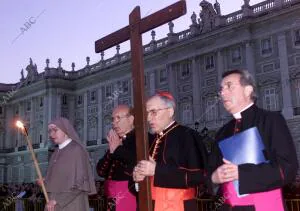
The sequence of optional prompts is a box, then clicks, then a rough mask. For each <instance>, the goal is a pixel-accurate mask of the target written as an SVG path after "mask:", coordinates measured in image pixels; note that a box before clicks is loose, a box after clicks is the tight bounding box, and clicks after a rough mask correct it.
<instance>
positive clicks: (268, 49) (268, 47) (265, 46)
mask: <svg viewBox="0 0 300 211" xmlns="http://www.w3.org/2000/svg"><path fill="white" fill-rule="evenodd" d="M260 48H261V54H262V55H267V54H271V53H272V40H271V38H266V39H263V40H261V43H260Z"/></svg>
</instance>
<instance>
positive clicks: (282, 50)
mask: <svg viewBox="0 0 300 211" xmlns="http://www.w3.org/2000/svg"><path fill="white" fill-rule="evenodd" d="M277 41H278V53H279V61H280V75H281V89H282V99H283V108H282V114H283V115H284V117H285V118H287V119H289V118H292V117H293V107H292V97H291V96H292V95H291V83H290V75H289V66H288V53H287V45H286V36H285V34H284V33H281V34H279V35H278V38H277Z"/></svg>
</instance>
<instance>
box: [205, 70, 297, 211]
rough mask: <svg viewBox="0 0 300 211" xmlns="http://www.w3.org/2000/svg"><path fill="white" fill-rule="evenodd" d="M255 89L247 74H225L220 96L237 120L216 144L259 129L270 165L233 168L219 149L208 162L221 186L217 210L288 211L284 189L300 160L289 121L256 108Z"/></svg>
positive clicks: (227, 128) (221, 134)
mask: <svg viewBox="0 0 300 211" xmlns="http://www.w3.org/2000/svg"><path fill="white" fill-rule="evenodd" d="M255 89H256V87H255V82H254V79H253V77H252V76H251V75H250V74H249V72H247V71H245V70H232V71H228V72H224V73H223V79H222V82H221V90H220V96H221V98H222V102H223V105H224V107H225V109H226V110H227V111H228V112H229V113H230V114H231V115H232V117H233V118H232V120H230V121H229V122H228V123H227V124H225V125H224V126H223V127H222V128H221V129H220V130H219V131H218V133H217V135H216V140H217V142H218V141H221V140H223V139H225V138H228V137H231V136H233V135H234V134H236V133H240V132H243V131H244V130H246V129H249V128H253V127H256V128H257V129H258V131H259V134H260V136H261V138H262V141H263V144H264V147H265V151H264V156H265V159H266V160H268V162H263V163H260V164H251V163H245V164H240V165H235V164H233V163H231V162H229V161H228V160H225V159H223V157H222V154H221V152H220V149H219V147H218V144H216V146H215V148H214V150H213V152H212V153H211V154H212V157H211V159H210V160H211V161H213V162H211V163H212V164H213V163H214V164H213V169H214V171H213V174H212V177H211V178H212V181H213V183H215V184H219V185H220V189H219V193H221V198H222V200H221V201H222V203H217V208H218V210H225V211H226V210H233V211H234V210H236V211H238V210H240V211H271V210H272V211H282V210H285V204H284V200H283V197H282V192H281V188H282V187H283V186H284V185H286V184H288V183H290V182H292V181H293V180H294V178H295V176H296V172H297V168H298V162H297V156H296V151H295V146H294V143H293V139H292V137H291V134H290V131H289V129H288V127H287V124H286V121H285V119H284V118H283V116H282V115H281V114H280V113H278V112H272V111H266V110H263V109H260V108H258V107H257V106H256V105H255V101H256V92H255ZM249 150H250V149H249ZM239 156H241V155H239ZM235 180H238V181H239V186H238V191H239V194H241V195H237V191H236V189H235V188H234V186H233V181H235ZM243 194H247V195H243ZM223 201H225V202H224V203H223Z"/></svg>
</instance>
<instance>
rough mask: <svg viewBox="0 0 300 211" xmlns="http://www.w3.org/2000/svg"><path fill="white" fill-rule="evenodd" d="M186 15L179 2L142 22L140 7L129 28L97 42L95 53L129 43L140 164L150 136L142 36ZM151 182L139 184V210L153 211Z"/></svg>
mask: <svg viewBox="0 0 300 211" xmlns="http://www.w3.org/2000/svg"><path fill="white" fill-rule="evenodd" d="M185 13H186V3H185V1H184V0H181V1H178V2H176V3H174V4H172V5H170V6H168V7H166V8H164V9H162V10H159V11H157V12H155V13H153V14H151V15H149V16H147V17H145V18H143V19H141V13H140V7H139V6H137V7H135V8H134V10H133V11H132V12H131V13H130V15H129V25H128V26H126V27H124V28H122V29H120V30H118V31H116V32H114V33H112V34H109V35H107V36H105V37H103V38H101V39H99V40H97V41H96V42H95V51H96V53H100V52H103V51H104V50H106V49H108V48H110V47H113V46H116V45H118V44H120V43H122V42H125V41H127V40H128V39H130V46H131V65H132V78H133V90H134V95H133V97H134V111H135V118H134V124H135V137H136V140H137V145H136V151H137V160H138V161H139V160H148V158H149V155H148V135H147V125H146V109H145V95H144V93H145V92H144V63H143V44H142V34H143V33H144V32H147V31H149V30H151V29H153V28H156V27H158V26H160V25H163V24H165V23H168V22H170V21H172V20H174V19H176V18H178V17H180V16H182V15H184V14H185ZM150 188H151V187H150V182H149V179H148V178H147V179H146V180H144V181H143V182H141V183H140V184H139V210H141V211H151V210H152V199H151V189H150Z"/></svg>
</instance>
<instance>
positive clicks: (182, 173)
mask: <svg viewBox="0 0 300 211" xmlns="http://www.w3.org/2000/svg"><path fill="white" fill-rule="evenodd" d="M149 149H150V155H151V156H152V157H153V158H154V160H155V161H156V169H155V175H154V179H153V184H154V187H161V188H170V189H172V188H177V189H188V188H195V187H196V186H197V185H198V184H199V182H204V181H206V179H207V177H206V172H205V170H204V165H205V164H206V157H207V153H206V148H205V146H204V144H203V143H202V142H201V137H200V135H199V134H198V133H197V132H196V131H195V130H193V129H191V128H188V127H184V126H182V125H179V124H178V123H177V122H174V123H172V124H171V125H170V126H169V127H167V128H166V129H165V130H164V131H163V132H162V133H161V134H159V135H158V134H157V135H156V137H155V138H154V139H153V140H150V148H149ZM195 176H197V180H195V179H193V177H195ZM196 201H197V200H196V198H195V197H193V198H192V199H190V200H185V201H184V210H188V211H194V210H197V204H196Z"/></svg>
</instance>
